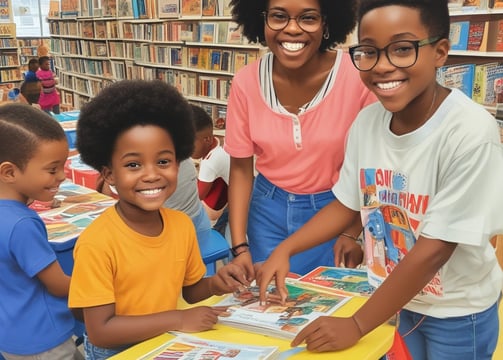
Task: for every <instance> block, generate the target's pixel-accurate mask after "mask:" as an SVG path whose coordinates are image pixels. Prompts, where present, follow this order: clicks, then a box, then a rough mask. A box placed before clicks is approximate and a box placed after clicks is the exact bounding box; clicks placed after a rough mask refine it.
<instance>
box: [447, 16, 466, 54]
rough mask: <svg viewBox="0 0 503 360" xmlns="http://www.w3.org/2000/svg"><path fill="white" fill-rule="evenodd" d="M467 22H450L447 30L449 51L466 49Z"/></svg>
mask: <svg viewBox="0 0 503 360" xmlns="http://www.w3.org/2000/svg"><path fill="white" fill-rule="evenodd" d="M469 30H470V22H469V21H456V22H452V23H451V25H450V28H449V40H450V42H451V50H466V49H467V48H468V33H469Z"/></svg>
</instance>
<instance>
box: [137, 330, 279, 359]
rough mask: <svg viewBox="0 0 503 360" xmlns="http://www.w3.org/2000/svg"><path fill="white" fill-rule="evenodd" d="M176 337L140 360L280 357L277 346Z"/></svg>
mask: <svg viewBox="0 0 503 360" xmlns="http://www.w3.org/2000/svg"><path fill="white" fill-rule="evenodd" d="M173 334H174V335H176V337H175V338H174V339H171V340H169V341H167V342H165V343H164V344H162V345H161V346H159V347H158V348H157V349H155V350H153V351H151V352H149V353H148V354H147V355H145V356H143V357H141V358H140V359H139V360H162V359H164V360H166V359H171V360H175V359H176V360H189V359H190V360H217V359H227V358H229V359H230V358H232V359H234V360H266V359H267V360H269V359H275V358H277V355H278V347H277V346H255V345H244V344H234V343H229V342H224V341H216V340H206V339H202V338H199V337H197V336H194V335H187V334H181V333H173Z"/></svg>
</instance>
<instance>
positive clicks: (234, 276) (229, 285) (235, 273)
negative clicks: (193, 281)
mask: <svg viewBox="0 0 503 360" xmlns="http://www.w3.org/2000/svg"><path fill="white" fill-rule="evenodd" d="M210 280H211V288H210V289H211V293H212V295H223V294H228V293H232V292H234V291H236V290H238V289H240V288H242V287H243V286H248V285H250V283H249V282H248V280H246V274H245V272H244V270H243V268H242V267H241V266H239V265H236V264H234V263H229V264H227V265H225V266H223V267H221V268H220V269H218V271H217V273H216V274H215V275H214V276H212V277H211V278H210Z"/></svg>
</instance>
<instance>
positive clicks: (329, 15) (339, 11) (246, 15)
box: [230, 0, 358, 51]
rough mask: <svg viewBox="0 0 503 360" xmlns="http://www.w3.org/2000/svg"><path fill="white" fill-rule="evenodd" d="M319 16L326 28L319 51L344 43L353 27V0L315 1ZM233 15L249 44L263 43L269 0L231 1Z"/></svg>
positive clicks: (354, 7)
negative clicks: (265, 12) (318, 6)
mask: <svg viewBox="0 0 503 360" xmlns="http://www.w3.org/2000/svg"><path fill="white" fill-rule="evenodd" d="M318 2H319V4H320V10H321V15H322V16H323V17H324V19H325V25H326V26H327V29H328V34H329V37H328V39H325V38H322V39H321V45H320V49H319V50H320V51H325V50H327V49H329V48H331V47H333V46H335V45H336V44H340V43H343V42H344V41H345V40H346V37H347V36H348V35H349V34H350V33H351V32H352V31H353V29H354V28H355V26H356V9H357V4H358V1H356V0H318ZM230 4H231V6H232V17H233V20H234V21H235V22H236V23H237V24H239V25H240V27H241V28H242V32H243V34H244V35H245V36H246V37H247V38H248V40H249V41H250V42H251V43H260V44H262V45H266V43H265V34H264V26H265V23H264V17H263V15H262V14H263V12H264V11H266V10H267V7H268V4H269V1H268V0H232V1H231V3H230Z"/></svg>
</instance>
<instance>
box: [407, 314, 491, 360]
mask: <svg viewBox="0 0 503 360" xmlns="http://www.w3.org/2000/svg"><path fill="white" fill-rule="evenodd" d="M498 328H499V321H498V307H497V304H494V305H493V306H491V307H490V308H489V309H487V310H485V311H482V312H480V313H477V314H471V315H466V316H458V317H451V318H444V319H438V318H434V317H431V316H425V315H422V314H418V313H415V312H412V311H408V310H405V309H404V310H402V311H400V326H399V329H398V330H399V332H400V334H401V335H402V336H404V335H405V336H404V340H405V342H406V344H407V347H408V348H409V351H410V353H411V355H412V357H413V358H414V360H437V359H442V360H491V359H492V355H493V352H494V350H495V349H496V343H497V341H498ZM412 329H413V330H412ZM411 330H412V331H411Z"/></svg>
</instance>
